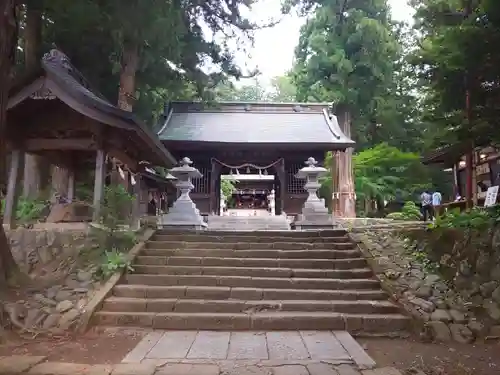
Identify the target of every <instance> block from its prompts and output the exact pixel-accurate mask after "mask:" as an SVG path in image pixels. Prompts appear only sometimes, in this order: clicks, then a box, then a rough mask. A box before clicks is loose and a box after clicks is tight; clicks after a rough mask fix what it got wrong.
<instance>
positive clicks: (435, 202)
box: [432, 191, 443, 215]
mask: <svg viewBox="0 0 500 375" xmlns="http://www.w3.org/2000/svg"><path fill="white" fill-rule="evenodd" d="M442 199H443V197H442V196H441V193H440V192H439V191H435V192H434V193H433V194H432V208H433V210H432V211H433V215H436V212H439V206H441V201H442Z"/></svg>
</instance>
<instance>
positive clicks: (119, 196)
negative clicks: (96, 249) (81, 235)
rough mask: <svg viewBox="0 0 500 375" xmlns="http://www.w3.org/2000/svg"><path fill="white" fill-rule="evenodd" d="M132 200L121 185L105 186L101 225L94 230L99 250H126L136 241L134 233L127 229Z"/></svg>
mask: <svg viewBox="0 0 500 375" xmlns="http://www.w3.org/2000/svg"><path fill="white" fill-rule="evenodd" d="M133 200H134V197H133V196H132V195H131V194H129V193H128V192H127V191H126V190H125V188H124V187H123V186H122V185H111V186H106V188H105V192H104V200H103V204H102V208H101V210H102V212H101V221H100V223H101V225H102V227H101V228H100V229H97V230H96V232H95V235H96V237H97V239H98V241H99V244H100V248H101V250H104V251H127V250H129V249H130V248H131V247H132V246H133V245H134V244H135V243H136V242H137V238H136V235H135V233H134V232H132V231H130V230H128V229H127V224H129V220H130V219H129V216H130V215H129V210H130V207H131V203H132V202H133Z"/></svg>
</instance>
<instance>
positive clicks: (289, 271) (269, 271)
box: [132, 264, 373, 279]
mask: <svg viewBox="0 0 500 375" xmlns="http://www.w3.org/2000/svg"><path fill="white" fill-rule="evenodd" d="M132 268H133V269H134V273H135V274H150V275H219V276H250V277H280V278H281V277H301V278H333V279H363V278H370V277H371V276H373V272H372V270H371V269H369V268H351V269H348V270H322V269H304V268H299V269H294V268H269V267H267V268H263V267H220V266H218V267H216V266H160V265H144V264H134V265H132Z"/></svg>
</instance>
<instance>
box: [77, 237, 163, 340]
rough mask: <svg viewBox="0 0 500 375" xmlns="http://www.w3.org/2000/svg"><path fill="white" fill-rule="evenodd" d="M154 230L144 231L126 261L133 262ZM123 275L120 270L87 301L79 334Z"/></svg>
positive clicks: (84, 329)
mask: <svg viewBox="0 0 500 375" xmlns="http://www.w3.org/2000/svg"><path fill="white" fill-rule="evenodd" d="M155 232H156V230H155V229H151V228H150V229H146V231H145V232H144V234H143V235H142V239H141V241H140V242H139V243H137V244H136V245H135V246H134V247H132V249H130V251H129V252H128V254H127V260H129V261H130V262H133V261H134V260H135V258H136V257H137V255H138V254H139V253H140V251H141V250H142V249H143V248H144V246H145V245H146V242H147V241H148V240H149V239H150V238H151V237H152V236H153V235H154V234H155ZM123 273H124V270H120V271H117V272H115V274H113V275H112V276H111V277H110V278H109V279H108V281H106V283H105V284H104V285H103V286H102V287H101V288H100V289H99V290H98V291H97V292H96V293H95V294H94V296H93V297H92V299H91V300H90V301H89V303H88V304H87V306H86V307H85V311H84V313H83V314H82V316H81V318H80V322H79V325H78V332H79V333H84V332H85V331H86V330H87V328H88V326H89V323H90V319H91V318H92V315H94V312H95V311H96V310H97V309H99V308H100V307H101V305H102V303H103V302H104V299H105V298H106V297H108V296H109V295H110V293H111V291H112V290H113V288H114V287H115V285H116V284H117V283H118V281H120V278H121V277H122V275H123Z"/></svg>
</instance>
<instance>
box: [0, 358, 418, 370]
mask: <svg viewBox="0 0 500 375" xmlns="http://www.w3.org/2000/svg"><path fill="white" fill-rule="evenodd" d="M0 374H5V375H16V374H28V375H75V374H79V375H401V372H399V371H398V370H396V369H395V368H392V367H386V368H377V369H370V370H358V369H357V368H356V367H355V366H353V365H348V364H340V365H334V364H330V363H328V362H327V361H322V362H316V363H310V364H307V365H304V364H298V363H293V364H289V365H277V364H275V365H263V364H249V363H246V364H242V363H240V364H236V363H235V362H233V363H232V365H228V364H220V363H215V362H213V361H210V360H201V361H198V362H193V363H181V362H170V363H169V362H168V361H167V362H165V361H163V362H158V361H156V363H155V362H154V361H148V362H146V361H143V363H119V364H116V365H101V364H94V365H90V364H79V363H67V362H46V358H45V357H43V356H29V355H26V356H23V355H14V356H10V357H0ZM422 375H425V374H422Z"/></svg>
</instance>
